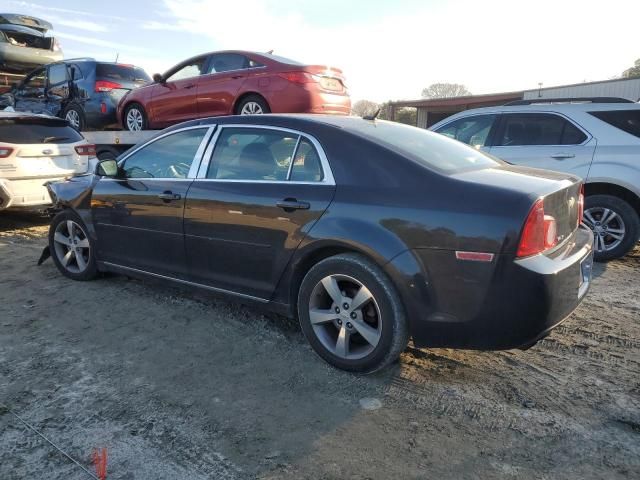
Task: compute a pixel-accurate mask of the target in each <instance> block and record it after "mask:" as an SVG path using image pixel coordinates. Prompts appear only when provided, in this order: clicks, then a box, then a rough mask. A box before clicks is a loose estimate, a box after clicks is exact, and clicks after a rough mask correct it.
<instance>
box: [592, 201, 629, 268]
mask: <svg viewBox="0 0 640 480" xmlns="http://www.w3.org/2000/svg"><path fill="white" fill-rule="evenodd" d="M582 221H583V222H584V224H585V225H587V226H588V227H589V228H590V229H591V230H592V231H593V236H594V240H593V248H594V251H595V253H594V258H595V260H597V261H607V260H612V259H614V258H619V257H623V256H624V255H626V254H627V252H629V250H631V249H632V248H633V247H634V245H635V244H636V242H637V241H638V235H639V234H640V222H639V220H638V214H637V212H636V211H635V210H634V208H633V207H632V206H631V205H629V204H628V203H627V202H625V201H624V200H622V199H620V198H618V197H614V196H612V195H592V196H588V197H587V198H586V200H585V208H584V216H583V218H582Z"/></svg>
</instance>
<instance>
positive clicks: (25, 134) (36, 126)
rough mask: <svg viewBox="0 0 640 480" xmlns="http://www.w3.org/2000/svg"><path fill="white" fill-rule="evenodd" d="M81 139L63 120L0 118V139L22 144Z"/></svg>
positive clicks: (70, 141)
mask: <svg viewBox="0 0 640 480" xmlns="http://www.w3.org/2000/svg"><path fill="white" fill-rule="evenodd" d="M82 139H83V137H82V135H80V134H79V133H78V132H77V131H75V130H74V129H73V128H71V127H69V126H68V125H67V124H66V122H63V121H61V120H60V121H53V122H52V121H51V120H49V119H39V118H2V119H0V141H2V142H7V143H16V144H22V145H28V144H34V143H75V142H79V141H81V140H82Z"/></svg>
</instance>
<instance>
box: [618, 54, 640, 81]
mask: <svg viewBox="0 0 640 480" xmlns="http://www.w3.org/2000/svg"><path fill="white" fill-rule="evenodd" d="M622 77H623V78H635V77H640V58H639V59H637V60H636V63H634V64H633V67H631V68H628V69H626V70H625V71H624V72H622Z"/></svg>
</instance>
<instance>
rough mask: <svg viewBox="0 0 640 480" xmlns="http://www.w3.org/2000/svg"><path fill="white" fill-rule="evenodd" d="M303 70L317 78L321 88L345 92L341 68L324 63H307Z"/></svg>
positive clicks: (328, 90) (340, 92)
mask: <svg viewBox="0 0 640 480" xmlns="http://www.w3.org/2000/svg"><path fill="white" fill-rule="evenodd" d="M304 71H305V72H307V73H310V74H312V75H315V76H316V77H317V78H318V85H319V86H320V88H321V89H322V90H325V91H327V92H331V93H336V94H346V92H347V86H346V81H345V77H344V75H343V73H342V70H340V69H339V68H334V67H328V66H326V65H307V66H305V67H304Z"/></svg>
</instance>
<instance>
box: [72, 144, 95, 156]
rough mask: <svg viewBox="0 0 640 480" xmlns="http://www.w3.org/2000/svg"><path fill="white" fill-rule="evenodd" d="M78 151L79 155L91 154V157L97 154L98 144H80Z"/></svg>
mask: <svg viewBox="0 0 640 480" xmlns="http://www.w3.org/2000/svg"><path fill="white" fill-rule="evenodd" d="M76 153H77V154H78V155H89V156H90V157H95V156H96V146H95V145H91V144H87V145H78V146H77V147H76Z"/></svg>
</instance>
